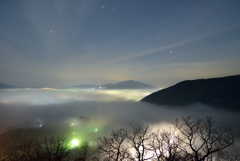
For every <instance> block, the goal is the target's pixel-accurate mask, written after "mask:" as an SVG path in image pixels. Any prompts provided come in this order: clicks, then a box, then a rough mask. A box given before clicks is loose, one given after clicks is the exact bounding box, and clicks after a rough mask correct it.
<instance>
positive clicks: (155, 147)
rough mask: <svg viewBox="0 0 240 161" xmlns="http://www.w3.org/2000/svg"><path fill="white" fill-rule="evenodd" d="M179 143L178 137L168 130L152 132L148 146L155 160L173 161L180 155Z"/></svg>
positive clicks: (173, 131)
mask: <svg viewBox="0 0 240 161" xmlns="http://www.w3.org/2000/svg"><path fill="white" fill-rule="evenodd" d="M181 143H182V141H181V139H180V136H179V135H177V134H176V132H175V130H172V129H170V128H169V129H166V130H162V131H159V130H158V131H156V132H154V133H153V136H152V138H151V141H150V144H149V145H150V147H151V150H152V151H153V152H154V154H155V156H154V158H156V160H158V161H161V160H166V161H174V160H176V158H178V156H179V155H180V149H179V148H180V146H181Z"/></svg>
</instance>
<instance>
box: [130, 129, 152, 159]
mask: <svg viewBox="0 0 240 161" xmlns="http://www.w3.org/2000/svg"><path fill="white" fill-rule="evenodd" d="M152 137H153V135H152V133H151V131H150V129H149V126H148V125H143V126H134V125H131V129H130V130H129V132H128V135H127V138H128V139H129V143H130V146H131V147H132V148H133V149H134V151H135V154H136V158H137V159H138V160H139V161H140V160H141V161H142V160H149V159H151V158H153V157H154V155H153V153H151V149H150V146H149V141H150V139H151V138H152Z"/></svg>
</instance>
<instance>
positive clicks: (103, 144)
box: [97, 128, 130, 161]
mask: <svg viewBox="0 0 240 161" xmlns="http://www.w3.org/2000/svg"><path fill="white" fill-rule="evenodd" d="M126 138H127V130H126V129H124V128H121V129H119V130H113V131H112V133H111V137H106V136H104V137H100V138H99V140H100V144H99V145H98V147H97V148H98V150H99V151H100V153H102V154H104V155H105V159H107V160H114V161H118V160H123V159H127V158H129V157H130V156H129V152H128V147H127V146H125V145H124V141H125V140H126Z"/></svg>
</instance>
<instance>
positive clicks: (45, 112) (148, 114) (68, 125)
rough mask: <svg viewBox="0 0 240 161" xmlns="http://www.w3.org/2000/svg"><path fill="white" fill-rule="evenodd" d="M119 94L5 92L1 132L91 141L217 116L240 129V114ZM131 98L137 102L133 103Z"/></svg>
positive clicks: (0, 104) (220, 121)
mask: <svg viewBox="0 0 240 161" xmlns="http://www.w3.org/2000/svg"><path fill="white" fill-rule="evenodd" d="M109 92H110V91H109ZM112 92H113V93H114V91H112ZM110 93H111V92H110ZM118 93H120V94H119V95H123V97H120V96H119V95H118V94H109V93H107V91H104V92H102V93H100V92H99V91H98V92H89V91H80V92H79V91H77V92H66V91H54V90H49V91H43V90H40V92H39V91H38V90H24V91H21V90H17V91H14V90H11V91H9V90H4V91H1V93H0V96H1V97H0V98H1V99H0V111H1V112H0V133H3V132H5V131H7V130H9V129H15V128H36V129H41V128H46V127H48V129H56V127H60V128H63V129H62V131H64V132H65V133H66V134H67V135H68V136H67V137H70V138H74V137H79V136H80V135H81V137H84V139H87V138H88V137H90V136H94V137H95V138H96V137H99V136H103V135H108V134H109V133H110V132H111V130H112V129H118V128H121V127H127V126H129V124H137V125H139V124H143V123H147V124H149V125H150V126H151V127H152V128H156V129H159V128H167V127H168V126H169V125H170V124H171V122H174V121H175V119H176V118H181V117H182V116H192V118H204V117H205V116H212V117H213V120H214V121H215V122H216V123H217V124H219V125H224V126H229V127H232V128H233V129H236V130H238V129H240V128H239V127H240V125H239V117H240V113H238V112H232V111H227V110H220V109H216V108H210V107H208V106H205V105H202V104H194V105H191V106H188V107H175V108H172V107H166V106H156V105H152V104H147V103H142V102H137V101H136V98H134V97H137V98H139V97H140V96H143V95H144V94H143V93H145V95H146V94H147V92H146V91H145V92H143V91H141V92H139V93H137V91H133V92H132V93H131V92H130V91H125V93H124V91H119V92H118ZM129 96H131V98H132V99H128V98H129ZM127 97H128V98H127ZM101 99H102V100H101ZM50 131H51V130H50ZM44 135H48V134H46V133H44ZM59 135H62V134H59ZM77 135H79V136H77Z"/></svg>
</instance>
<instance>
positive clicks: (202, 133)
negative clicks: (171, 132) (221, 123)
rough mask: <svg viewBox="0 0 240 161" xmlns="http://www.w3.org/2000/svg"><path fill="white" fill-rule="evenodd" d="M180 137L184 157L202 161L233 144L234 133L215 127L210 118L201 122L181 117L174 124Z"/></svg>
mask: <svg viewBox="0 0 240 161" xmlns="http://www.w3.org/2000/svg"><path fill="white" fill-rule="evenodd" d="M174 125H175V127H176V128H177V129H178V131H179V134H180V135H181V137H182V139H181V140H182V142H183V146H182V148H181V149H182V150H183V151H184V153H185V156H186V157H189V158H192V159H194V160H195V161H204V159H206V158H207V157H208V156H209V155H211V154H213V153H216V152H218V151H221V150H223V149H225V148H227V147H229V146H230V145H232V144H233V142H234V133H233V131H232V130H231V129H230V128H228V127H217V126H216V125H215V123H214V122H213V120H212V118H211V117H206V120H205V121H203V120H201V119H198V120H196V121H194V120H192V119H191V117H190V116H189V117H182V119H181V120H180V121H179V120H178V119H177V120H176V122H175V123H174Z"/></svg>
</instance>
